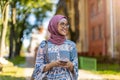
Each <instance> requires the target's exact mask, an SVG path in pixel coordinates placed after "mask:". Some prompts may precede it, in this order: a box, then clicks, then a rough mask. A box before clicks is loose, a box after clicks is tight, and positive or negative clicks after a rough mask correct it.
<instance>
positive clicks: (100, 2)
mask: <svg viewBox="0 0 120 80" xmlns="http://www.w3.org/2000/svg"><path fill="white" fill-rule="evenodd" d="M97 1H98V4H97V6H98V13H99V12H101V11H102V7H103V2H102V0H97Z"/></svg>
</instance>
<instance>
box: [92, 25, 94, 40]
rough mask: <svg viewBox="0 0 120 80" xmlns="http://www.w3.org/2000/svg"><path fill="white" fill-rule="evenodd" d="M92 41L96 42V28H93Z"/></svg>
mask: <svg viewBox="0 0 120 80" xmlns="http://www.w3.org/2000/svg"><path fill="white" fill-rule="evenodd" d="M92 40H95V28H94V27H93V28H92Z"/></svg>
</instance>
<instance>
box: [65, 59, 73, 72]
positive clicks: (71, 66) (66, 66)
mask: <svg viewBox="0 0 120 80" xmlns="http://www.w3.org/2000/svg"><path fill="white" fill-rule="evenodd" d="M63 67H65V68H67V69H69V70H70V71H73V68H74V66H73V63H72V62H71V61H67V62H66V63H65V64H64V65H63Z"/></svg>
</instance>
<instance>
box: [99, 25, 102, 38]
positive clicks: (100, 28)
mask: <svg viewBox="0 0 120 80" xmlns="http://www.w3.org/2000/svg"><path fill="white" fill-rule="evenodd" d="M98 31H99V39H101V38H102V32H103V31H102V25H99V26H98Z"/></svg>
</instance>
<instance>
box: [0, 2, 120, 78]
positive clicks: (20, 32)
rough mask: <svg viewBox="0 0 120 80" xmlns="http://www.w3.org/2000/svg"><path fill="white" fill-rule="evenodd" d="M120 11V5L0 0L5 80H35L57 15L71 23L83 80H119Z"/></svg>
mask: <svg viewBox="0 0 120 80" xmlns="http://www.w3.org/2000/svg"><path fill="white" fill-rule="evenodd" d="M119 8H120V0H0V80H8V79H9V80H30V77H31V74H32V71H33V68H34V61H35V56H36V54H35V53H36V50H37V47H38V46H39V44H40V42H41V41H42V40H46V39H48V38H49V32H48V31H47V27H48V23H49V20H50V19H51V18H52V17H53V16H54V15H55V14H63V15H65V16H66V17H67V18H68V21H69V24H70V28H69V34H68V37H67V38H68V39H70V40H72V41H74V42H75V43H76V45H77V51H78V62H79V71H80V73H79V80H82V79H84V80H85V79H87V78H86V76H87V75H90V74H92V75H93V76H94V77H95V78H94V77H93V76H92V77H90V79H93V80H94V79H95V80H96V79H99V78H100V79H101V80H104V79H108V80H109V79H112V80H117V79H118V80H119V79H120V42H119V41H120V22H119V21H120V15H119V14H120V10H119ZM86 64H88V65H86ZM82 71H83V72H84V74H85V75H84V76H82V77H81V76H80V75H81V74H83V73H81V72H82ZM88 73H90V74H88ZM96 76H97V77H96ZM100 79H99V80H100ZM87 80H88V79H87Z"/></svg>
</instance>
